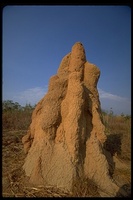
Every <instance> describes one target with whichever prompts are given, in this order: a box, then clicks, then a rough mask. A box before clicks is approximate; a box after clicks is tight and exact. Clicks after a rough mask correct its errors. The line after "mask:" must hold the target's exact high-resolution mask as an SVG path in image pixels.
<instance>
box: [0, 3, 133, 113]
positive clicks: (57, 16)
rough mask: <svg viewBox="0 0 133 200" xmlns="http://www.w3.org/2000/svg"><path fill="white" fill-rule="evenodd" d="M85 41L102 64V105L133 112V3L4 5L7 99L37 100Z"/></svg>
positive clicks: (90, 55)
mask: <svg viewBox="0 0 133 200" xmlns="http://www.w3.org/2000/svg"><path fill="white" fill-rule="evenodd" d="M78 41H80V42H81V43H82V44H83V46H84V48H85V52H86V58H87V60H88V61H89V62H91V63H94V64H95V65H96V66H97V67H99V69H100V71H101V76H100V78H99V82H98V85H97V87H98V91H99V95H100V102H101V107H102V109H104V110H108V111H109V110H110V108H112V110H113V112H114V114H121V113H124V114H131V8H130V7H128V6H89V5H88V6H87V5H85V6H46V5H44V6H6V7H5V8H4V9H3V36H2V45H3V46H2V78H3V88H2V92H3V94H2V97H3V100H13V101H14V102H18V103H19V104H21V105H25V104H26V103H30V104H31V105H34V104H36V103H37V102H38V101H39V100H40V99H41V98H42V97H43V96H44V95H45V94H46V92H47V86H48V83H49V79H50V77H51V76H52V75H55V74H56V73H57V69H58V67H59V65H60V62H61V60H62V58H63V57H64V56H65V55H66V54H67V53H69V52H70V51H71V48H72V46H73V45H74V43H75V42H78Z"/></svg>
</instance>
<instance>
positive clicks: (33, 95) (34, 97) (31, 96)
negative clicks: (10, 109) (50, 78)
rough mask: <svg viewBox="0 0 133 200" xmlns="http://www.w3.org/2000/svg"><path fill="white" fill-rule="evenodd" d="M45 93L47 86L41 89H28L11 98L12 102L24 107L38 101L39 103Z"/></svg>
mask: <svg viewBox="0 0 133 200" xmlns="http://www.w3.org/2000/svg"><path fill="white" fill-rule="evenodd" d="M46 92H47V86H45V87H44V88H41V87H35V88H30V89H27V90H24V91H22V92H19V93H18V94H17V95H15V96H14V97H13V101H17V102H18V103H20V104H21V105H25V104H26V103H27V104H28V103H30V104H31V105H34V104H36V103H38V101H40V100H41V98H43V97H44V95H45V94H46Z"/></svg>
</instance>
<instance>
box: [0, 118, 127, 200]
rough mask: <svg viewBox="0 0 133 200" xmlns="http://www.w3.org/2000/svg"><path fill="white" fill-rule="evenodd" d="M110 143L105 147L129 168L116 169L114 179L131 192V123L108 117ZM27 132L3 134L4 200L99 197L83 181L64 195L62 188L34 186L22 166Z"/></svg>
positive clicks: (86, 180) (88, 183)
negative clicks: (24, 140) (15, 199)
mask: <svg viewBox="0 0 133 200" xmlns="http://www.w3.org/2000/svg"><path fill="white" fill-rule="evenodd" d="M104 122H105V125H106V128H107V130H108V131H107V136H108V139H107V141H106V144H105V147H106V149H107V150H108V151H110V152H111V154H112V156H114V155H115V154H117V155H118V157H119V158H120V159H121V161H122V162H124V163H125V164H126V163H129V167H128V168H123V169H122V168H119V169H118V168H116V169H115V171H114V174H113V178H114V179H115V180H116V182H117V183H118V184H119V185H121V186H122V185H124V186H125V187H127V188H128V189H129V188H130V185H131V167H130V161H131V132H130V131H131V119H130V118H129V119H126V118H124V117H121V116H104ZM25 134H26V131H3V136H2V196H3V197H99V193H98V190H97V187H96V185H95V184H94V183H93V182H92V181H91V180H88V179H85V178H83V179H82V180H81V179H80V180H79V181H77V182H75V183H74V185H73V191H72V193H70V192H64V191H62V190H60V189H59V188H53V187H44V186H38V187H35V186H33V185H30V184H29V182H28V178H27V177H26V176H25V174H24V171H23V170H22V166H23V164H24V159H25V154H24V151H23V145H22V141H21V140H22V137H23V136H24V135H25Z"/></svg>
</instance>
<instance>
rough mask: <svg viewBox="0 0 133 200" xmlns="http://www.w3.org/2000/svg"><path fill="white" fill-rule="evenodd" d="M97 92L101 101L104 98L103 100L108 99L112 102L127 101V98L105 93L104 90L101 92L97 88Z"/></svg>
mask: <svg viewBox="0 0 133 200" xmlns="http://www.w3.org/2000/svg"><path fill="white" fill-rule="evenodd" d="M98 92H99V96H100V98H101V99H103V98H104V99H110V100H114V101H129V99H128V98H125V97H121V96H118V95H115V94H111V93H108V92H105V91H104V90H102V89H100V88H98Z"/></svg>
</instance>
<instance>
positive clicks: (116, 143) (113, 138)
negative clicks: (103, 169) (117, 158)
mask: <svg viewBox="0 0 133 200" xmlns="http://www.w3.org/2000/svg"><path fill="white" fill-rule="evenodd" d="M121 140H122V134H110V135H107V140H106V142H105V143H104V148H105V149H106V150H107V151H109V152H110V153H111V155H112V156H114V155H115V154H116V153H117V155H121V144H122V143H121Z"/></svg>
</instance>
